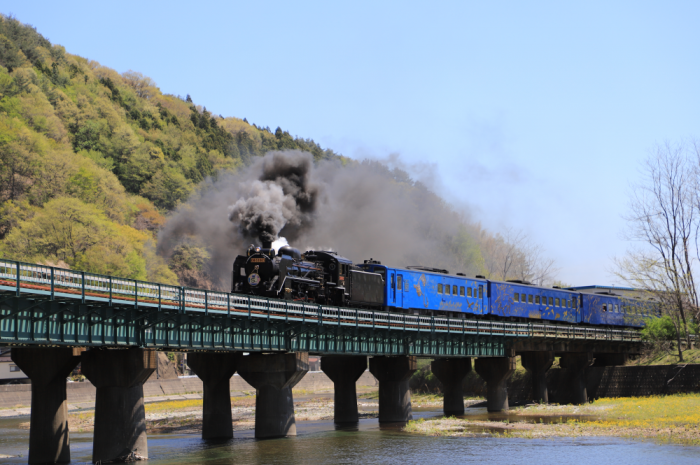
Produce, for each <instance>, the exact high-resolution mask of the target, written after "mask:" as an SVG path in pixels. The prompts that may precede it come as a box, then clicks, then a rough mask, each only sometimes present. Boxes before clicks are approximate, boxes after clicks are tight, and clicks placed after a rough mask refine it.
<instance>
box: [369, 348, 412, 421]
mask: <svg viewBox="0 0 700 465" xmlns="http://www.w3.org/2000/svg"><path fill="white" fill-rule="evenodd" d="M417 369H418V365H417V362H416V357H412V356H411V357H409V356H399V357H372V358H370V359H369V371H370V372H371V373H372V374H373V375H374V377H375V378H377V380H378V381H379V423H393V422H407V421H409V420H411V419H413V415H412V413H411V391H410V389H409V388H408V380H409V378H410V377H411V375H412V374H413V373H415V371H416V370H417Z"/></svg>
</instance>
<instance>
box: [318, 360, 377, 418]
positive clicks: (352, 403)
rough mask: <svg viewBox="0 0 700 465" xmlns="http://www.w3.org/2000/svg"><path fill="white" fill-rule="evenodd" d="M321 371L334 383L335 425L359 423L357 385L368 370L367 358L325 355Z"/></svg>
mask: <svg viewBox="0 0 700 465" xmlns="http://www.w3.org/2000/svg"><path fill="white" fill-rule="evenodd" d="M321 370H322V371H323V372H324V373H325V374H326V375H327V376H328V377H329V378H330V379H331V381H333V388H334V391H335V393H334V399H335V412H334V416H333V420H334V421H335V423H339V424H343V423H357V422H358V421H360V416H359V413H358V411H357V389H356V387H355V383H356V382H357V380H358V379H359V378H360V376H362V373H364V372H365V370H367V357H366V356H357V355H324V356H323V357H321Z"/></svg>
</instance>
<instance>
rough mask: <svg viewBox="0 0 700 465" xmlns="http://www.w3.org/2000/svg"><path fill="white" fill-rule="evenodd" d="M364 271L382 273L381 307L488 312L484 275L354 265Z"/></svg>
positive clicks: (389, 308) (403, 309) (472, 312)
mask: <svg viewBox="0 0 700 465" xmlns="http://www.w3.org/2000/svg"><path fill="white" fill-rule="evenodd" d="M358 266H359V267H360V268H362V269H364V270H365V271H370V272H374V273H380V274H382V275H384V277H385V279H384V282H385V283H386V284H385V285H386V288H385V291H384V295H385V304H386V305H385V307H386V309H387V310H389V311H396V312H408V313H428V312H432V311H440V312H446V313H452V314H455V313H456V314H462V313H469V314H473V315H481V314H486V313H488V292H487V290H488V286H487V281H486V280H485V279H477V278H467V277H466V276H459V275H452V274H448V273H443V272H441V271H440V270H432V269H427V268H423V269H419V268H393V267H387V266H384V265H379V264H364V265H358Z"/></svg>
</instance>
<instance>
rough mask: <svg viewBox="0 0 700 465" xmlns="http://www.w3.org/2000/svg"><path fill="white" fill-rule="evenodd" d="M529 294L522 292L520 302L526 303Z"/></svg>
mask: <svg viewBox="0 0 700 465" xmlns="http://www.w3.org/2000/svg"><path fill="white" fill-rule="evenodd" d="M526 299H527V296H526V295H525V294H520V302H522V303H525V301H526Z"/></svg>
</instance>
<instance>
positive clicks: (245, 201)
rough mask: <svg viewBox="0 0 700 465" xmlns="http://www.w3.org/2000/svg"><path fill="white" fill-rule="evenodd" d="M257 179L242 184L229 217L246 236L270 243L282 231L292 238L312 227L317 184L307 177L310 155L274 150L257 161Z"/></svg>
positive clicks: (317, 189) (309, 168)
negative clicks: (258, 165)
mask: <svg viewBox="0 0 700 465" xmlns="http://www.w3.org/2000/svg"><path fill="white" fill-rule="evenodd" d="M259 164H260V165H261V166H260V171H261V172H260V175H259V176H258V179H255V180H253V181H250V182H248V183H246V182H243V183H242V185H241V186H240V187H241V193H242V194H243V197H242V198H239V199H238V200H237V201H236V202H235V203H234V204H233V205H232V206H231V207H230V214H229V220H230V221H231V222H233V223H234V224H236V225H238V227H239V231H240V233H241V234H242V235H243V236H244V237H246V238H259V239H260V241H261V242H273V241H274V240H275V239H277V238H278V237H279V234H280V231H282V229H284V230H285V234H287V235H288V236H289V237H288V239H290V240H294V239H296V238H297V237H298V235H299V234H300V233H302V232H303V231H304V229H306V228H308V227H310V226H311V223H312V218H313V215H314V212H315V210H316V206H317V200H318V193H319V186H317V185H315V184H314V183H313V182H311V180H310V174H311V169H312V167H313V158H312V157H311V155H310V154H308V153H306V154H305V153H302V152H273V153H271V154H269V155H268V156H266V157H264V158H263V159H262V161H261V162H260V163H259Z"/></svg>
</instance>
